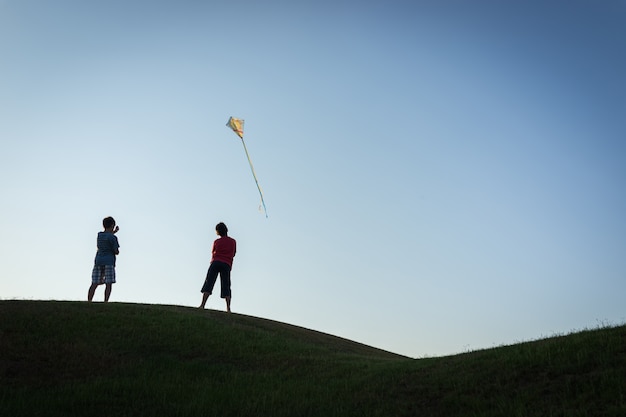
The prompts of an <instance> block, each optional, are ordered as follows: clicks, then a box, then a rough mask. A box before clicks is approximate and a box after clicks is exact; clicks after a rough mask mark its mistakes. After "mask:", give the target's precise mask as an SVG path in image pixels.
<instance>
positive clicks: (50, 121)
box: [0, 0, 626, 357]
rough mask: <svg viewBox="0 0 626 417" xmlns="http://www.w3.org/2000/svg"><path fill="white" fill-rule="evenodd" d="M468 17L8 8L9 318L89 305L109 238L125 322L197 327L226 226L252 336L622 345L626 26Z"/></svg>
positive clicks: (405, 4)
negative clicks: (35, 306)
mask: <svg viewBox="0 0 626 417" xmlns="http://www.w3.org/2000/svg"><path fill="white" fill-rule="evenodd" d="M469 3H470V2H462V1H414V2H411V1H396V0H392V1H385V2H382V1H381V2H374V1H369V2H368V1H365V2H349V1H341V0H339V1H333V2H326V1H316V2H278V1H268V2H263V4H260V2H247V1H245V2H244V1H228V2H226V1H223V2H222V1H207V2H199V1H165V0H163V1H107V2H97V1H78V0H76V1H70V0H59V1H54V2H53V1H44V0H19V1H18V0H0V57H1V58H0V62H1V65H0V190H1V191H2V198H1V199H0V214H1V215H0V230H2V234H0V253H1V255H0V259H1V260H2V274H1V275H0V298H2V299H36V300H38V299H42V300H48V299H54V300H85V299H86V296H87V289H88V287H89V284H90V272H91V267H92V265H93V257H94V254H95V237H96V233H97V232H98V231H99V230H101V221H102V218H103V217H105V216H108V215H111V216H114V217H115V219H116V220H117V222H118V225H119V226H120V232H119V234H118V238H119V240H120V244H121V248H120V256H119V258H118V266H117V274H118V282H117V284H115V286H114V288H113V294H112V296H111V301H117V302H138V303H159V304H176V305H184V306H197V305H198V304H199V303H200V299H201V294H200V292H199V290H200V287H201V286H202V282H203V280H204V276H205V273H206V269H207V267H208V265H209V261H210V248H211V244H212V241H213V240H214V238H215V235H214V226H215V224H216V223H217V222H219V221H224V222H226V224H227V225H228V226H229V228H230V232H231V233H230V234H231V236H232V237H234V238H235V239H237V241H238V247H239V252H238V254H237V257H236V258H235V263H234V266H233V305H232V307H233V311H235V312H237V313H241V314H247V315H252V316H258V317H263V318H268V319H273V320H278V321H282V322H286V323H290V324H295V325H299V326H303V327H307V328H311V329H314V330H318V331H322V332H326V333H330V334H334V335H338V336H341V337H344V338H348V339H352V340H356V341H358V342H361V343H365V344H368V345H371V346H375V347H378V348H382V349H386V350H390V351H393V352H396V353H401V354H405V355H407V356H411V357H423V356H441V355H448V354H453V353H458V352H463V351H467V350H473V349H481V348H489V347H493V346H499V345H503V344H509V343H515V342H518V341H523V340H530V339H536V338H540V337H545V336H550V335H553V334H559V333H566V332H569V331H572V330H577V329H582V328H589V327H595V326H597V325H599V324H603V323H613V324H617V323H623V322H624V321H625V318H626V311H625V309H624V302H623V295H624V293H625V291H626V279H625V278H626V256H624V255H625V253H626V251H625V250H626V218H625V216H624V213H626V187H625V186H624V185H625V180H626V143H625V138H626V117H625V116H626V82H625V81H626V80H625V74H626V24H625V22H626V2H624V1H617V0H613V1H611V0H607V1H602V2H596V1H579V0H574V1H525V2H515V1H477V2H471V3H472V4H471V5H470V4H469ZM230 116H235V117H240V118H243V119H245V121H246V125H245V140H246V145H247V147H248V150H249V152H250V156H251V158H252V161H253V163H254V166H255V170H256V173H257V175H258V179H259V182H260V184H261V187H262V189H263V194H264V196H265V201H266V204H267V211H268V215H269V217H268V218H265V216H264V215H263V214H262V213H261V212H259V210H258V206H259V195H258V192H257V189H256V185H255V183H254V180H253V178H252V175H251V173H250V168H249V166H248V163H247V160H246V157H245V153H244V149H243V147H242V146H241V143H240V140H239V139H238V138H237V136H236V135H234V133H233V132H231V131H230V130H229V129H228V128H227V127H226V126H225V123H226V121H227V120H228V117H230ZM102 298H103V288H100V289H98V291H97V293H96V300H99V301H100V300H102ZM207 306H208V307H209V308H212V309H220V310H223V309H224V303H223V301H222V300H221V299H219V298H218V297H211V298H210V299H209V302H208V304H207Z"/></svg>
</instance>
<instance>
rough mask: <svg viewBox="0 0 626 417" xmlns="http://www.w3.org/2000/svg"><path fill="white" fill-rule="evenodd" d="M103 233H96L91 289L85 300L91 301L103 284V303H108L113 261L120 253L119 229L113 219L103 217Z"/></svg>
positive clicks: (113, 273) (113, 271)
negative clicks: (117, 234) (99, 286)
mask: <svg viewBox="0 0 626 417" xmlns="http://www.w3.org/2000/svg"><path fill="white" fill-rule="evenodd" d="M102 226H103V227H104V232H99V233H98V240H97V245H98V251H97V252H96V258H95V260H94V266H93V270H92V271H91V287H89V292H88V294H87V300H89V301H91V300H93V296H94V294H95V292H96V288H97V287H98V285H100V284H105V285H106V288H105V290H104V302H105V303H106V302H108V301H109V297H110V296H111V290H112V289H113V284H114V283H115V259H116V256H117V255H118V254H119V253H120V251H119V247H120V245H119V243H118V241H117V236H115V233H117V232H118V231H119V230H120V228H119V226H116V225H115V220H114V219H113V217H105V218H104V219H103V220H102Z"/></svg>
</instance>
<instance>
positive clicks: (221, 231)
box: [215, 222, 228, 236]
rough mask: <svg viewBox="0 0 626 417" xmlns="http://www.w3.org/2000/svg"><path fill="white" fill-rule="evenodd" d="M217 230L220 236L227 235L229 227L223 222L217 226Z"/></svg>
mask: <svg viewBox="0 0 626 417" xmlns="http://www.w3.org/2000/svg"><path fill="white" fill-rule="evenodd" d="M215 230H216V231H217V234H218V235H220V236H226V235H227V234H228V227H226V225H225V224H224V223H221V222H220V223H218V224H217V225H216V226H215Z"/></svg>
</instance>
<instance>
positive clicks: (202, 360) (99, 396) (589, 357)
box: [0, 301, 626, 417]
mask: <svg viewBox="0 0 626 417" xmlns="http://www.w3.org/2000/svg"><path fill="white" fill-rule="evenodd" d="M0 416H11V417H17V416H103V417H104V416H106V417H113V416H115V417H119V416H161V417H162V416H224V417H226V416H447V417H449V416H626V326H619V327H605V328H599V329H595V330H589V331H582V332H579V333H575V334H570V335H567V336H561V337H554V338H550V339H545V340H540V341H534V342H527V343H520V344H518V345H513V346H504V347H499V348H494V349H488V350H482V351H476V352H470V353H465V354H460V355H455V356H448V357H442V358H429V359H410V358H406V357H403V356H400V355H395V354H393V353H390V352H386V351H382V350H379V349H375V348H372V347H368V346H364V345H362V344H359V343H355V342H351V341H349V340H345V339H341V338H338V337H334V336H330V335H327V334H323V333H319V332H315V331H311V330H307V329H303V328H300V327H296V326H291V325H287V324H284V323H278V322H274V321H270V320H264V319H259V318H254V317H250V316H244V315H239V314H226V313H223V312H218V311H212V310H204V311H203V310H198V309H194V308H186V307H177V306H163V305H140V304H122V303H110V304H102V303H94V304H89V303H85V302H54V301H0Z"/></svg>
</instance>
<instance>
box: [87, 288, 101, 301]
mask: <svg viewBox="0 0 626 417" xmlns="http://www.w3.org/2000/svg"><path fill="white" fill-rule="evenodd" d="M96 288H98V284H91V287H89V292H87V301H91V300H93V296H94V294H95V293H96Z"/></svg>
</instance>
